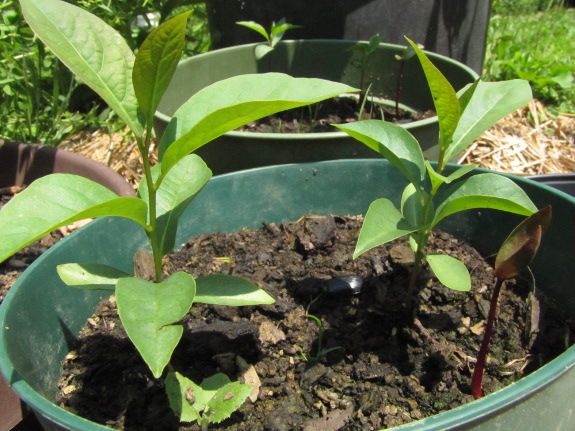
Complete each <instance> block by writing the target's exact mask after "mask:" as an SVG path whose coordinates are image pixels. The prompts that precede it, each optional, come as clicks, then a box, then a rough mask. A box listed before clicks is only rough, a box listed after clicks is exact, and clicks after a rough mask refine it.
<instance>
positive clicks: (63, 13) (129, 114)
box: [20, 0, 142, 131]
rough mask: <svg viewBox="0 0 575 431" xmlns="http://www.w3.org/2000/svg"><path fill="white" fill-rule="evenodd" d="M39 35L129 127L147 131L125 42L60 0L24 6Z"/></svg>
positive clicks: (26, 1) (30, 0) (24, 0)
mask: <svg viewBox="0 0 575 431" xmlns="http://www.w3.org/2000/svg"><path fill="white" fill-rule="evenodd" d="M20 5H21V6H22V13H23V14H24V18H25V19H26V22H27V23H28V25H30V27H31V28H32V30H34V33H36V35H37V36H38V37H39V38H40V39H41V40H42V41H43V42H44V43H45V44H46V46H48V47H49V48H50V49H51V50H52V52H53V53H54V54H55V55H56V56H57V57H58V58H59V59H60V60H61V61H62V62H63V63H64V64H65V65H66V66H68V68H69V69H70V70H71V71H72V72H74V74H76V76H78V78H80V79H81V80H82V81H84V82H85V83H86V84H87V85H88V86H89V87H90V88H91V89H93V90H94V91H95V92H96V93H98V94H99V95H100V96H101V97H102V99H104V100H105V101H106V103H108V105H110V107H111V108H112V109H113V110H114V111H115V112H116V114H118V116H119V117H120V118H121V119H122V120H124V121H125V122H126V124H127V125H128V126H129V127H130V128H131V129H132V130H134V131H141V130H142V126H141V124H140V122H139V121H138V115H137V101H136V96H135V94H134V87H133V85H132V67H133V65H134V54H133V53H132V50H131V49H130V47H129V46H128V44H127V43H126V41H125V40H124V39H123V38H122V36H121V35H120V34H119V33H118V32H117V31H116V30H114V29H113V28H112V27H110V26H109V25H108V24H106V23H105V22H104V21H102V20H101V19H100V18H98V17H96V16H94V15H92V14H91V13H89V12H88V11H85V10H82V9H80V8H79V7H76V6H73V5H71V4H69V3H65V2H63V1H60V0H20Z"/></svg>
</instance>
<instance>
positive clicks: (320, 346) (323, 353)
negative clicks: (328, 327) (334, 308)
mask: <svg viewBox="0 0 575 431" xmlns="http://www.w3.org/2000/svg"><path fill="white" fill-rule="evenodd" d="M305 317H307V318H309V319H312V320H313V321H314V322H315V324H316V326H317V353H316V354H315V356H312V355H311V354H309V355H308V354H306V353H304V352H302V354H301V357H302V359H303V360H304V361H306V362H309V363H310V364H317V363H318V362H319V361H321V360H322V359H323V358H325V357H326V355H327V354H328V353H330V352H333V351H334V350H339V349H343V347H339V346H337V347H331V348H329V349H324V348H323V323H322V321H321V319H320V318H319V317H317V316H314V315H313V314H306V315H305Z"/></svg>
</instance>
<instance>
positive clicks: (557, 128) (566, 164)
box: [63, 100, 575, 185]
mask: <svg viewBox="0 0 575 431" xmlns="http://www.w3.org/2000/svg"><path fill="white" fill-rule="evenodd" d="M129 136H130V133H129V131H128V130H127V129H126V130H124V131H123V132H122V133H114V134H112V135H110V134H109V133H107V132H106V131H103V130H98V131H95V132H93V133H86V132H83V133H80V134H78V135H75V136H74V137H72V138H71V139H70V140H69V141H67V142H66V143H64V144H63V147H64V148H66V149H68V150H70V151H74V152H77V153H80V154H83V155H85V156H87V157H91V158H93V159H94V160H97V161H99V162H101V163H104V164H106V165H108V166H110V167H111V168H112V169H114V170H115V171H116V172H118V173H120V174H121V175H123V176H124V177H125V178H126V179H127V180H128V181H129V182H130V183H131V184H133V185H136V184H137V183H138V182H139V180H140V178H141V176H142V172H141V169H140V166H141V164H140V155H139V152H138V148H137V145H136V143H135V142H133V141H131V140H130V139H129ZM153 150H154V146H152V147H151V149H150V153H151V154H152V157H153V158H154V160H152V161H153V162H155V153H154V151H153ZM459 163H460V164H470V163H474V164H476V165H478V166H480V167H482V168H487V169H492V170H495V171H500V172H509V173H513V174H517V175H535V174H549V173H565V172H575V114H560V115H558V116H556V117H552V116H551V115H550V114H549V113H548V112H546V110H545V106H544V105H543V104H542V103H541V102H539V101H537V100H533V101H531V103H529V105H527V106H526V107H525V108H522V109H519V110H518V111H516V112H514V113H513V114H511V115H509V116H507V117H505V118H504V119H502V120H501V121H499V122H498V123H497V124H496V125H495V126H494V127H492V128H491V129H489V130H488V131H487V132H485V133H484V134H483V135H481V136H480V137H479V138H478V139H477V140H476V141H475V142H474V143H473V144H472V145H471V146H470V147H469V148H468V149H467V151H466V152H465V153H464V154H463V155H462V156H461V157H460V159H459Z"/></svg>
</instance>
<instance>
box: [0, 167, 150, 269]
mask: <svg viewBox="0 0 575 431" xmlns="http://www.w3.org/2000/svg"><path fill="white" fill-rule="evenodd" d="M55 196H57V197H58V199H57V200H55V199H54V197H55ZM146 210H147V205H146V203H145V202H142V201H141V200H140V199H137V198H133V197H118V195H116V194H115V193H114V192H112V191H111V190H109V189H107V188H106V187H104V186H102V185H100V184H98V183H96V182H94V181H92V180H89V179H87V178H84V177H81V176H78V175H72V174H51V175H47V176H45V177H42V178H39V179H38V180H36V181H34V182H33V183H32V184H30V186H28V187H27V188H26V189H25V190H24V191H23V192H22V193H20V194H18V195H17V196H14V198H12V199H11V200H10V202H8V204H7V205H5V206H4V208H2V211H0V232H2V233H3V237H2V241H1V242H0V262H1V261H3V260H4V259H6V258H8V257H9V256H11V255H12V254H14V253H15V252H17V251H18V250H20V249H21V248H23V247H25V246H26V245H28V244H30V243H31V242H33V241H35V240H37V239H38V238H40V237H42V236H43V235H45V234H47V233H49V232H51V231H52V230H54V229H56V228H58V227H60V226H65V225H68V224H70V223H73V222H75V221H79V220H84V219H88V218H94V217H103V216H117V217H125V218H129V219H131V220H134V221H135V222H137V223H139V224H140V225H142V226H146Z"/></svg>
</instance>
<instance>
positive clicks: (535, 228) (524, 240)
mask: <svg viewBox="0 0 575 431" xmlns="http://www.w3.org/2000/svg"><path fill="white" fill-rule="evenodd" d="M551 215H552V210H551V206H546V207H545V208H543V209H542V210H539V211H537V212H536V213H534V214H532V215H531V216H529V217H527V218H526V219H525V220H523V221H522V222H521V223H520V224H519V225H518V226H517V227H516V228H515V229H513V231H512V232H511V234H509V237H507V239H506V240H505V241H504V242H503V244H502V245H501V248H500V249H499V252H498V253H497V257H496V258H495V277H496V283H495V288H494V289H493V294H492V296H491V304H490V308H489V313H488V315H487V323H486V324H485V332H484V333H483V341H482V342H481V347H480V349H479V355H478V356H477V362H476V364H475V369H474V370H473V377H472V379H471V392H472V394H473V396H474V397H475V399H477V398H481V397H483V388H482V386H481V382H482V380H483V370H484V368H485V361H486V359H487V351H488V350H489V341H490V340H491V335H492V333H493V324H494V323H495V315H496V310H497V300H498V299H499V292H500V291H501V287H502V286H503V283H504V282H505V280H508V279H510V278H511V277H515V276H516V275H517V274H519V272H521V271H522V270H523V269H525V268H527V267H528V266H529V264H530V263H531V261H532V260H533V258H534V257H535V255H536V254H537V250H539V244H540V243H541V236H542V235H543V231H544V230H546V229H547V227H548V226H549V224H550V223H551Z"/></svg>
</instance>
